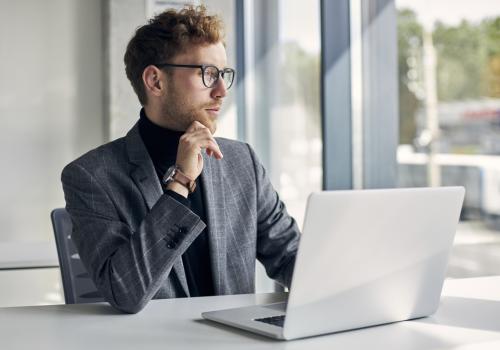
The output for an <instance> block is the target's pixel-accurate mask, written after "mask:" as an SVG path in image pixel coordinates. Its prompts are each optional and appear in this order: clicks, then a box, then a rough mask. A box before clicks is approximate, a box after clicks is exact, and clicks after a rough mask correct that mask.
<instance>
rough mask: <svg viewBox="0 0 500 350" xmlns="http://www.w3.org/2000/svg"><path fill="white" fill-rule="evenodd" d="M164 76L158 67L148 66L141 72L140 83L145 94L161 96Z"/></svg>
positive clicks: (164, 86) (164, 87) (163, 91)
mask: <svg viewBox="0 0 500 350" xmlns="http://www.w3.org/2000/svg"><path fill="white" fill-rule="evenodd" d="M163 79H165V74H164V73H163V72H162V71H161V70H160V69H158V67H156V66H153V65H149V66H147V67H146V68H144V70H143V71H142V82H143V84H144V88H145V90H146V93H148V94H151V95H153V96H161V95H163V94H164V93H165V89H166V84H165V82H164V80H163Z"/></svg>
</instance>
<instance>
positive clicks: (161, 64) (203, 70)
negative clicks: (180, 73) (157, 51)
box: [154, 63, 236, 90]
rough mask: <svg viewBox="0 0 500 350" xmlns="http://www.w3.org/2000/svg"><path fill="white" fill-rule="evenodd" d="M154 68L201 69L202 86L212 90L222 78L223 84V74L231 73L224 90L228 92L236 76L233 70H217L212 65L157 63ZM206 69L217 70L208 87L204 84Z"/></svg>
mask: <svg viewBox="0 0 500 350" xmlns="http://www.w3.org/2000/svg"><path fill="white" fill-rule="evenodd" d="M154 66H156V67H158V68H162V67H173V68H199V69H201V80H202V81H203V85H205V87H207V88H209V89H211V88H213V87H214V86H215V85H216V84H217V82H218V81H219V79H220V78H222V81H224V83H225V80H224V74H226V73H228V72H229V73H232V74H233V78H232V79H231V81H230V82H229V83H228V84H227V86H226V89H227V90H229V89H230V88H231V86H233V82H234V77H235V76H236V71H235V70H234V69H233V68H223V69H219V68H217V67H216V66H214V65H213V64H173V63H157V64H154ZM207 68H215V69H216V70H217V79H215V80H214V82H213V83H212V85H208V84H207V83H206V82H205V70H206V69H207Z"/></svg>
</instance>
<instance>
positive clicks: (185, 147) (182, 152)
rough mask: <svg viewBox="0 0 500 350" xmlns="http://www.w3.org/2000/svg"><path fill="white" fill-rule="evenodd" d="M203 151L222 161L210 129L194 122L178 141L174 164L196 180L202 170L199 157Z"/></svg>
mask: <svg viewBox="0 0 500 350" xmlns="http://www.w3.org/2000/svg"><path fill="white" fill-rule="evenodd" d="M203 149H206V152H207V154H208V155H209V156H211V157H214V158H215V159H222V152H221V151H220V148H219V145H218V144H217V142H216V141H215V139H214V137H213V136H212V133H211V132H210V129H208V128H207V127H206V126H205V125H203V124H201V123H200V122H198V121H194V122H193V123H191V125H190V126H189V128H188V129H187V130H186V133H185V134H184V135H182V136H181V138H180V140H179V148H178V149H177V160H176V162H175V164H176V165H177V166H178V167H179V168H180V170H181V171H182V172H183V173H184V174H186V175H187V176H188V177H190V178H191V179H193V180H196V179H197V178H198V176H200V174H201V171H202V170H203V157H202V156H201V152H202V150H203Z"/></svg>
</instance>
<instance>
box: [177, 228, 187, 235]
mask: <svg viewBox="0 0 500 350" xmlns="http://www.w3.org/2000/svg"><path fill="white" fill-rule="evenodd" d="M178 232H179V233H182V234H186V233H187V232H188V230H187V227H184V226H182V227H180V228H179V231H178Z"/></svg>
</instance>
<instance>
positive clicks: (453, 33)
mask: <svg viewBox="0 0 500 350" xmlns="http://www.w3.org/2000/svg"><path fill="white" fill-rule="evenodd" d="M396 6H397V9H398V46H399V53H398V58H399V63H398V64H399V112H400V145H399V148H398V163H399V165H398V166H399V185H400V186H402V187H410V186H449V185H461V186H464V187H465V188H466V197H465V202H464V207H463V211H462V214H461V221H460V224H459V229H458V231H457V236H456V239H455V245H454V248H453V254H452V257H451V261H450V266H449V269H448V276H450V277H473V276H483V275H493V274H495V275H498V274H500V1H498V0H495V1H491V0H476V1H474V2H466V1H463V2H460V1H452V0H440V1H433V2H431V1H416V0H397V1H396Z"/></svg>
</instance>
